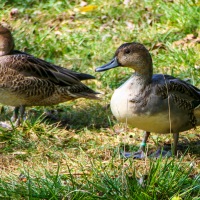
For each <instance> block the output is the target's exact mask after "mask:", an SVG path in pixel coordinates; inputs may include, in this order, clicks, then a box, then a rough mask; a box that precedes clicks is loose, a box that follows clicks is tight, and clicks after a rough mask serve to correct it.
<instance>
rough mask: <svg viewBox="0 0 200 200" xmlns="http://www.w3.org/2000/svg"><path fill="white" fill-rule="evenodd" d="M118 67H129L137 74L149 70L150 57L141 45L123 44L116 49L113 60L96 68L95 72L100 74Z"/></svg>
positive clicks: (150, 66) (150, 64)
mask: <svg viewBox="0 0 200 200" xmlns="http://www.w3.org/2000/svg"><path fill="white" fill-rule="evenodd" d="M118 66H122V67H130V68H133V69H134V70H135V71H138V72H139V71H147V69H148V68H149V69H150V70H151V68H152V59H151V55H150V53H149V51H148V50H147V49H146V48H145V47H144V45H143V44H140V43H136V42H132V43H124V44H122V45H121V46H120V47H119V48H118V49H117V51H116V52H115V55H114V58H113V59H112V60H111V61H110V62H109V63H107V64H105V65H103V66H101V67H98V68H97V69H96V71H97V72H101V71H105V70H108V69H111V68H115V67H118Z"/></svg>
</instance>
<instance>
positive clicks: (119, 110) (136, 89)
mask: <svg viewBox="0 0 200 200" xmlns="http://www.w3.org/2000/svg"><path fill="white" fill-rule="evenodd" d="M143 96H144V95H143V94H142V87H140V85H137V84H135V83H134V81H133V80H131V79H129V80H128V81H126V82H125V83H124V84H123V85H121V86H120V87H119V88H118V89H116V90H115V91H114V93H113V96H112V98H111V110H112V113H113V115H114V116H115V117H116V118H117V119H118V120H120V121H124V120H122V119H124V118H127V117H130V116H131V117H133V116H137V115H138V114H141V111H139V112H140V113H138V109H140V110H141V109H142V108H141V106H140V105H139V104H140V103H142V101H143V102H145V101H146V99H144V98H143Z"/></svg>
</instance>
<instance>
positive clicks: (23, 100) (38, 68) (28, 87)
mask: <svg viewBox="0 0 200 200" xmlns="http://www.w3.org/2000/svg"><path fill="white" fill-rule="evenodd" d="M86 79H94V77H93V76H91V75H89V74H83V73H78V72H74V71H71V70H68V69H66V68H62V67H60V66H57V65H53V64H51V63H49V62H46V61H44V60H41V59H39V58H35V57H34V56H32V55H29V54H26V53H24V52H20V51H17V50H14V41H13V37H12V35H11V32H10V30H9V29H8V28H7V27H5V26H4V25H2V24H0V103H2V104H6V105H10V106H15V114H14V116H13V120H17V123H18V124H19V123H20V118H21V117H22V116H23V114H24V109H25V106H48V105H54V104H58V103H61V102H65V101H69V100H74V99H77V98H81V97H83V98H88V99H98V97H97V96H96V95H97V94H98V93H97V92H95V91H93V90H92V89H90V88H88V87H87V86H86V85H84V84H83V83H81V80H86ZM20 107H21V108H20ZM19 108H20V112H21V116H19V117H18V111H19Z"/></svg>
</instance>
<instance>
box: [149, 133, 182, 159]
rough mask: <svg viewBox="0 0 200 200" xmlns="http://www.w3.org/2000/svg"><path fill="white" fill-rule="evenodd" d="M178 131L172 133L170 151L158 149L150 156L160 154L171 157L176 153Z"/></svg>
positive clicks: (158, 155) (156, 156) (155, 156)
mask: <svg viewBox="0 0 200 200" xmlns="http://www.w3.org/2000/svg"><path fill="white" fill-rule="evenodd" d="M178 139H179V133H173V140H174V141H173V145H172V147H171V151H167V150H164V149H158V150H157V151H156V152H154V153H152V154H151V155H150V157H154V158H158V157H160V156H162V157H163V158H164V157H171V156H176V155H177V145H178Z"/></svg>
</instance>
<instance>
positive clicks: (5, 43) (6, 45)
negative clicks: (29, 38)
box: [0, 23, 14, 56]
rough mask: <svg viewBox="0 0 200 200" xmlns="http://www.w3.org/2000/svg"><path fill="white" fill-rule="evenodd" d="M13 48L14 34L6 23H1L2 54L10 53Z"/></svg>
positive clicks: (0, 50)
mask: <svg viewBox="0 0 200 200" xmlns="http://www.w3.org/2000/svg"><path fill="white" fill-rule="evenodd" d="M13 49H14V40H13V37H12V34H11V32H10V30H9V28H8V26H7V25H6V24H5V23H0V56H3V55H7V54H9V53H10V52H11V51H12V50H13Z"/></svg>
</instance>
